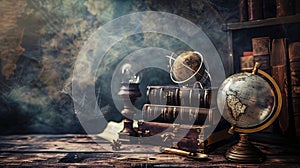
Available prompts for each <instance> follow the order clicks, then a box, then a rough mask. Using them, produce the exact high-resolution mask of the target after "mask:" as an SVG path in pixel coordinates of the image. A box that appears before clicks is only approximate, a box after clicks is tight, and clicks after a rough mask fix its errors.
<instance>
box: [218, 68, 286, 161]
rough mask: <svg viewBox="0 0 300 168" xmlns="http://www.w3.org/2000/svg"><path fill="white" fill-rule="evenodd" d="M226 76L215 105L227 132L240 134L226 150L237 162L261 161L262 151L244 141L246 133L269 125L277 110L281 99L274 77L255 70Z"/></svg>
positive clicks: (277, 112)
mask: <svg viewBox="0 0 300 168" xmlns="http://www.w3.org/2000/svg"><path fill="white" fill-rule="evenodd" d="M258 66H259V64H258V63H256V64H255V68H254V69H253V72H252V73H248V72H243V73H238V74H234V75H232V76H230V77H228V78H227V79H226V80H225V81H224V82H223V83H222V84H221V86H220V87H219V91H218V97H217V104H218V108H219V111H220V112H221V114H222V116H223V118H224V119H225V120H227V121H228V122H229V123H231V125H232V127H231V129H230V130H229V132H231V133H233V132H238V133H240V141H239V142H238V144H236V145H234V146H232V147H231V148H230V149H229V150H228V151H227V153H226V155H225V156H226V158H227V159H228V160H231V161H236V162H262V161H263V160H264V159H265V157H264V154H263V153H262V152H261V151H259V150H258V149H257V148H256V147H254V146H253V145H252V144H251V143H249V142H248V140H247V134H248V133H253V132H258V131H261V130H263V129H265V128H266V127H268V126H270V125H271V124H272V123H273V122H274V121H275V119H276V118H277V116H278V115H279V113H280V109H281V105H282V100H281V93H280V89H279V87H278V85H277V84H276V82H275V81H274V79H273V78H272V77H271V76H270V75H268V74H267V73H265V72H264V71H262V70H260V69H258Z"/></svg>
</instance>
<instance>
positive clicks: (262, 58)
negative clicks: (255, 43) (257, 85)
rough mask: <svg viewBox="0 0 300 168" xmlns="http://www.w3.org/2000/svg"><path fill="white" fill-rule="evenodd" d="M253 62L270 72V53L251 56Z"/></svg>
mask: <svg viewBox="0 0 300 168" xmlns="http://www.w3.org/2000/svg"><path fill="white" fill-rule="evenodd" d="M253 61H254V62H258V63H260V69H261V70H263V71H265V72H267V73H268V74H271V66H270V55H269V54H266V55H255V56H254V58H253Z"/></svg>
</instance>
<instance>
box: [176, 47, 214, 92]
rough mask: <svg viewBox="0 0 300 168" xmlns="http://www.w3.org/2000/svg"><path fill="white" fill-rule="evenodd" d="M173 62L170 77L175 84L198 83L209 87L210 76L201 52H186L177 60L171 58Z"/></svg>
mask: <svg viewBox="0 0 300 168" xmlns="http://www.w3.org/2000/svg"><path fill="white" fill-rule="evenodd" d="M171 60H173V64H171V63H170V77H171V79H172V80H173V81H174V82H175V83H186V84H193V83H195V82H197V81H198V82H200V83H201V85H202V86H208V85H209V82H210V76H209V73H208V71H207V70H206V68H205V65H204V60H203V56H202V55H201V54H200V53H199V52H196V51H186V52H183V53H181V54H180V55H179V56H178V57H177V58H176V59H174V58H173V57H172V56H171ZM170 62H171V61H170Z"/></svg>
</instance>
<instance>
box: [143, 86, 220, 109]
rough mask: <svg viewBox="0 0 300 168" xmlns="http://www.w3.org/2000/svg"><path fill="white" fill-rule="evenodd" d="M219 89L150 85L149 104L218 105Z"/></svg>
mask: <svg viewBox="0 0 300 168" xmlns="http://www.w3.org/2000/svg"><path fill="white" fill-rule="evenodd" d="M217 92H218V89H217V88H210V89H200V88H194V87H192V88H190V87H177V86H148V87H147V100H148V103H149V104H159V105H173V106H180V105H182V106H192V107H200V108H209V107H211V106H215V105H216V100H217V98H216V96H217Z"/></svg>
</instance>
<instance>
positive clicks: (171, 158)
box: [0, 134, 300, 167]
mask: <svg viewBox="0 0 300 168" xmlns="http://www.w3.org/2000/svg"><path fill="white" fill-rule="evenodd" d="M95 141H96V142H97V143H96V142H95ZM232 143H233V142H232ZM232 143H227V144H225V145H222V146H220V147H218V148H216V149H215V150H214V151H212V152H211V153H209V159H207V160H193V159H191V158H187V157H183V156H178V155H173V154H163V153H159V147H158V146H150V145H122V146H121V150H119V151H118V152H113V150H112V149H111V144H110V143H109V142H107V141H104V140H101V139H99V138H97V137H95V136H91V135H81V134H80V135H77V134H64V135H10V136H0V167H1V166H8V167H19V166H30V167H31V166H39V167H44V166H47V167H52V166H59V167H60V166H67V167H72V166H75V167H77V166H78V167H82V166H84V167H86V166H88V167H300V152H298V150H299V149H297V148H296V147H294V146H291V145H287V146H278V145H270V144H266V143H261V142H255V143H254V144H255V145H256V146H257V147H259V148H260V149H261V150H262V151H263V152H264V153H265V154H266V155H267V160H266V161H265V162H264V163H261V164H237V163H232V162H229V161H227V160H226V159H225V158H224V152H225V151H226V149H227V148H228V147H229V146H230V145H231V144H232Z"/></svg>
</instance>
